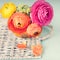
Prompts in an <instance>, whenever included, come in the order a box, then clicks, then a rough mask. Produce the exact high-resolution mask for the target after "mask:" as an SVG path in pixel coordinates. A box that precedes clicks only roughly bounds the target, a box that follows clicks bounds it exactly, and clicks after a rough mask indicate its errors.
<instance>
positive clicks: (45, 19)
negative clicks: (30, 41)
mask: <svg viewBox="0 0 60 60" xmlns="http://www.w3.org/2000/svg"><path fill="white" fill-rule="evenodd" d="M30 17H31V20H32V22H33V23H37V24H39V25H41V26H46V25H49V24H50V22H51V20H52V17H53V8H52V6H51V5H50V4H49V3H48V2H46V1H44V0H38V1H36V2H35V3H34V4H33V5H32V7H31V13H30Z"/></svg>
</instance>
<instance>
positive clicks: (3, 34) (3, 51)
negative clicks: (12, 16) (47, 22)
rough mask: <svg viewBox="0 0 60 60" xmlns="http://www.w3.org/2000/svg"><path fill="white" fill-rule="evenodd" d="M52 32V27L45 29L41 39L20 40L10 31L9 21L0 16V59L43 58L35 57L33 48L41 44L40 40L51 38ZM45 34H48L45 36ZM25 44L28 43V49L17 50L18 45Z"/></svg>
mask: <svg viewBox="0 0 60 60" xmlns="http://www.w3.org/2000/svg"><path fill="white" fill-rule="evenodd" d="M46 30H47V31H46ZM52 30H53V28H52V26H47V27H44V28H43V31H42V34H41V36H39V37H36V38H19V37H16V36H15V35H14V34H13V33H12V32H11V31H10V30H8V27H7V19H3V18H2V17H1V16H0V59H4V60H5V59H19V58H41V56H37V57H35V56H34V55H33V53H32V49H31V46H33V45H36V44H41V41H40V40H44V39H46V38H49V37H50V35H51V33H52ZM44 32H46V33H45V34H44ZM23 42H24V43H26V45H27V48H26V49H19V48H17V46H16V45H17V44H18V43H23ZM2 57H3V58H2Z"/></svg>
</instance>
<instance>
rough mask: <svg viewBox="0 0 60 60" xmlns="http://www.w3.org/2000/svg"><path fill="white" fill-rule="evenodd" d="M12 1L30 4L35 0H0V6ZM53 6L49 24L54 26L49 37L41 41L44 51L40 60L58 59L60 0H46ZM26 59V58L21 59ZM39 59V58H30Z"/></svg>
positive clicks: (59, 56)
mask: <svg viewBox="0 0 60 60" xmlns="http://www.w3.org/2000/svg"><path fill="white" fill-rule="evenodd" d="M8 1H10V2H11V1H12V2H14V3H15V4H16V5H17V4H20V3H21V4H22V3H24V4H27V3H28V5H31V4H32V3H33V2H34V1H35V0H26V2H25V0H0V7H1V6H2V5H3V3H5V2H8ZM47 1H48V2H49V3H50V4H51V5H52V6H53V8H54V18H53V20H52V23H51V25H53V27H54V32H53V35H52V37H51V38H49V39H47V40H45V41H42V45H43V47H44V52H43V55H42V58H41V60H60V26H59V25H60V7H59V6H60V0H47ZM23 60H27V59H23ZM32 60H40V59H32Z"/></svg>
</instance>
